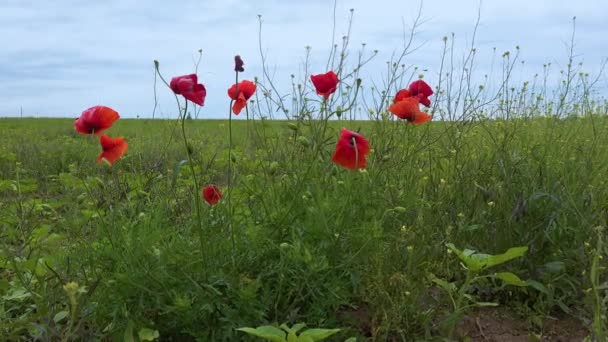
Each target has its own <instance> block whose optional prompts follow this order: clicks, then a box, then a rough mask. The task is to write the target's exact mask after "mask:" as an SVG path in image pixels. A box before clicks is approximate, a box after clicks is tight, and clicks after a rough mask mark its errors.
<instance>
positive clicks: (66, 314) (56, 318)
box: [53, 311, 68, 323]
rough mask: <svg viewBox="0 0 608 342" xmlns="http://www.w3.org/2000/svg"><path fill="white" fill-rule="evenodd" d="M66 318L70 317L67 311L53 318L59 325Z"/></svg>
mask: <svg viewBox="0 0 608 342" xmlns="http://www.w3.org/2000/svg"><path fill="white" fill-rule="evenodd" d="M66 317H68V312H67V311H59V312H58V313H56V314H55V317H53V322H55V323H59V322H61V321H62V320H63V319H64V318H66Z"/></svg>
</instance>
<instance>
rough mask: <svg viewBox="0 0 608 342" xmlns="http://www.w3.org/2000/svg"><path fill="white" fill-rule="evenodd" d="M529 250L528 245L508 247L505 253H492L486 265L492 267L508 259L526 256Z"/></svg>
mask: <svg viewBox="0 0 608 342" xmlns="http://www.w3.org/2000/svg"><path fill="white" fill-rule="evenodd" d="M527 251H528V247H527V246H522V247H512V248H509V249H507V251H506V252H504V253H503V254H497V255H491V256H490V258H489V259H488V262H487V265H486V267H492V266H496V265H500V264H504V263H505V262H507V261H510V260H513V259H515V258H519V257H522V256H524V254H526V252H527Z"/></svg>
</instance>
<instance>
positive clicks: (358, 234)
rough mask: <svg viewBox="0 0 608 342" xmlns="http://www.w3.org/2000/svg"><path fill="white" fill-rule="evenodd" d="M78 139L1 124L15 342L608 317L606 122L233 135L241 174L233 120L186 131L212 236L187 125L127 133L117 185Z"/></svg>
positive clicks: (1, 317) (419, 329) (384, 125)
mask: <svg viewBox="0 0 608 342" xmlns="http://www.w3.org/2000/svg"><path fill="white" fill-rule="evenodd" d="M72 122H73V121H72V120H69V119H29V118H28V119H0V139H1V141H2V142H1V144H0V237H1V239H0V336H2V339H3V340H19V339H21V340H30V339H32V338H34V337H40V338H41V339H48V340H56V339H58V337H59V336H71V337H72V338H74V339H82V340H91V339H107V340H121V339H123V337H124V336H127V335H129V334H131V336H132V335H138V334H139V337H140V339H141V340H145V338H142V336H144V337H145V336H146V335H145V334H147V333H152V332H154V331H157V332H158V333H159V335H160V339H161V340H173V341H185V340H186V341H187V340H194V339H198V340H201V341H219V340H225V341H235V340H246V339H247V338H248V337H245V335H244V334H243V333H241V332H238V331H236V330H235V329H236V328H241V327H257V326H261V325H265V324H271V323H278V324H280V323H288V324H289V325H292V324H295V323H299V322H305V323H307V325H308V326H309V327H323V328H341V329H342V330H341V331H340V332H339V333H338V334H337V335H335V336H334V338H335V340H336V341H343V340H345V339H347V338H349V337H351V336H352V337H358V338H364V337H367V338H372V339H375V340H377V341H387V340H414V339H422V340H432V339H435V338H436V339H439V338H440V337H445V336H451V337H453V338H456V339H458V338H459V337H458V336H472V337H473V338H479V339H481V338H482V337H481V336H482V335H484V334H488V335H492V334H495V335H499V334H500V329H502V328H504V327H507V328H504V329H506V330H507V331H506V332H504V334H507V336H511V337H512V338H513V340H515V338H524V337H526V338H527V337H528V336H532V337H534V336H536V337H539V336H543V337H551V336H562V337H563V338H565V339H566V340H582V338H583V337H585V336H588V335H589V334H590V331H591V330H592V329H593V326H592V325H593V322H595V321H597V320H598V319H599V320H600V321H601V319H602V317H603V318H605V317H606V316H605V315H606V306H607V301H608V294H607V291H608V290H607V289H606V269H605V268H606V265H607V263H606V260H607V258H608V248H607V247H606V245H605V239H606V229H605V227H606V225H607V222H608V186H607V184H606V182H607V175H608V120H607V119H606V118H605V117H601V116H598V117H593V116H590V117H588V118H585V119H580V118H578V119H577V118H572V119H562V120H557V119H554V118H535V119H518V120H509V121H507V120H481V121H471V122H462V121H457V122H431V123H429V124H427V125H423V126H411V125H409V124H407V122H405V121H402V122H397V121H394V120H392V119H391V120H380V121H340V122H330V124H329V126H328V127H327V128H323V125H321V124H320V123H319V122H317V121H302V122H299V123H298V122H296V121H290V122H287V121H259V120H256V121H250V122H247V121H244V120H242V121H233V122H232V126H233V130H232V136H233V142H232V156H231V155H230V154H229V145H230V144H229V131H228V128H229V124H228V121H226V120H208V121H206V120H191V121H186V125H185V126H186V133H187V136H188V139H189V146H188V148H189V149H190V151H191V152H192V154H191V156H192V159H193V166H194V171H195V175H196V179H197V181H198V184H199V187H201V186H203V185H207V184H216V185H217V186H218V187H219V188H220V189H221V190H222V193H223V198H222V200H221V201H220V202H219V204H218V205H216V206H208V205H206V204H205V203H203V204H202V206H201V208H202V213H201V214H202V215H201V216H202V222H201V226H202V231H199V228H198V227H199V223H198V222H197V216H196V214H195V212H196V210H195V202H194V201H193V195H194V194H193V187H194V183H193V180H192V175H191V174H190V169H189V167H188V165H187V159H188V155H187V152H186V151H187V149H186V147H185V146H184V142H183V140H182V136H181V130H180V126H179V123H178V122H177V121H166V120H162V121H161V120H146V119H138V120H135V119H121V120H120V121H118V122H117V123H116V124H115V125H114V127H113V128H112V129H111V130H109V131H108V134H109V135H111V136H112V137H114V136H123V137H124V138H125V140H126V141H127V142H128V144H129V148H128V151H127V152H126V154H125V155H124V157H123V158H122V159H120V160H119V161H117V162H116V164H114V165H113V166H108V165H105V164H98V163H97V162H96V159H97V156H98V155H99V153H100V152H101V148H100V145H99V142H98V138H96V137H93V136H86V135H81V134H78V133H77V132H75V130H74V127H73V125H72ZM341 127H347V128H349V129H351V130H359V129H360V133H361V134H363V136H365V137H366V138H368V140H369V142H370V145H371V148H372V152H371V153H370V155H369V158H368V165H367V168H366V169H365V170H357V171H348V170H345V169H343V168H340V167H338V166H337V165H336V164H334V163H332V162H331V157H332V153H333V151H334V147H335V144H336V140H337V138H338V136H339V129H340V128H341ZM229 161H231V162H230V163H229ZM231 176H232V179H231V180H230V177H231ZM230 185H231V187H229V186H230ZM449 243H452V244H454V246H455V248H452V249H450V250H449V251H448V247H447V246H446V244H449ZM511 247H527V250H526V251H523V250H524V249H521V250H520V254H518V255H515V254H509V253H507V254H508V255H507V256H504V258H503V259H502V260H499V261H501V262H498V259H500V258H498V259H492V260H494V261H497V262H496V265H491V264H485V265H484V266H483V267H480V269H478V270H475V267H474V263H475V262H482V263H483V262H486V261H487V260H488V259H487V258H488V256H487V255H486V256H484V255H473V256H471V255H470V254H471V253H472V251H469V252H465V253H464V254H463V255H461V258H463V260H462V261H461V260H460V259H459V257H458V254H459V250H464V249H471V250H475V251H479V252H480V253H487V254H501V253H504V252H505V251H507V250H508V249H509V248H511ZM522 251H523V252H522ZM513 253H515V252H513ZM467 258H469V259H467ZM466 260H468V261H466ZM480 260H481V261H480ZM463 264H464V265H466V266H467V268H468V270H469V271H468V272H467V270H465V269H464V268H463ZM486 266H488V267H487V269H486ZM502 272H504V273H502ZM506 272H511V273H506ZM72 282H74V283H72ZM75 283H76V284H75ZM66 284H67V285H66ZM70 284H71V285H70ZM602 284H603V285H602ZM68 285H69V286H68ZM602 286H603V287H602ZM487 306H492V307H493V306H497V307H496V308H484V307H487ZM602 315H603V316H602ZM458 322H460V323H458ZM475 322H477V323H475ZM479 322H481V323H479ZM604 322H605V321H604ZM595 324H597V323H595ZM501 325H502V328H501ZM146 329H147V330H146ZM484 330H485V332H484ZM142 334H143V335H142ZM508 334H511V335H508Z"/></svg>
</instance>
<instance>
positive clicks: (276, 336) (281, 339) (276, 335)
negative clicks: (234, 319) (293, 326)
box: [236, 325, 287, 342]
mask: <svg viewBox="0 0 608 342" xmlns="http://www.w3.org/2000/svg"><path fill="white" fill-rule="evenodd" d="M236 330H238V331H242V332H244V333H247V334H250V335H253V336H256V337H260V338H263V339H266V340H268V341H273V342H287V341H285V332H284V331H283V330H281V329H279V328H276V327H273V326H272V325H263V326H261V327H257V328H255V329H254V328H249V327H245V328H238V329H236Z"/></svg>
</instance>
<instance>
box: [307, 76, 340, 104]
mask: <svg viewBox="0 0 608 342" xmlns="http://www.w3.org/2000/svg"><path fill="white" fill-rule="evenodd" d="M310 80H311V81H312V84H313V85H314V86H315V90H316V91H317V94H318V95H321V96H323V97H324V98H325V99H326V100H327V99H328V98H329V95H331V94H333V93H334V92H335V91H336V87H337V86H338V82H339V80H338V75H336V73H335V72H333V71H328V72H326V73H325V74H319V75H311V76H310Z"/></svg>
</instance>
